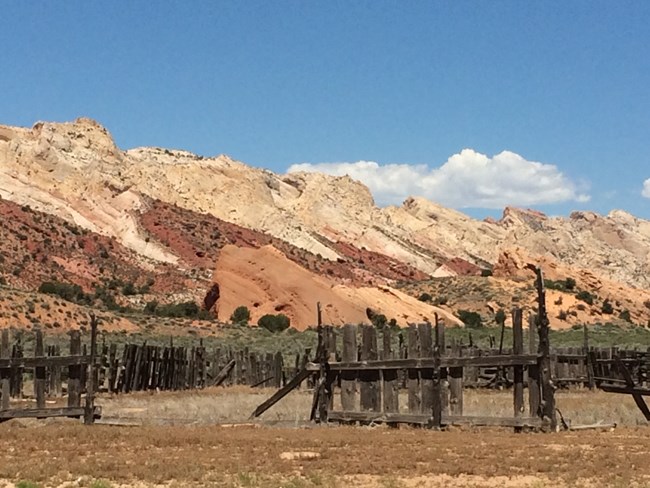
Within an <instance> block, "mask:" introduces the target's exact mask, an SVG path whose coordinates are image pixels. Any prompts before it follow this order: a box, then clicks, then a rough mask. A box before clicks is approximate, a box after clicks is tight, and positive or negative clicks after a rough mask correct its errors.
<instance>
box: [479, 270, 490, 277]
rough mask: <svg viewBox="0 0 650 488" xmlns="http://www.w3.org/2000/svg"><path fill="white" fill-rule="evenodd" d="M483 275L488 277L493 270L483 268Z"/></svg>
mask: <svg viewBox="0 0 650 488" xmlns="http://www.w3.org/2000/svg"><path fill="white" fill-rule="evenodd" d="M481 276H482V277H483V278H487V277H488V276H492V270H491V269H482V270H481Z"/></svg>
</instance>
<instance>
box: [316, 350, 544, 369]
mask: <svg viewBox="0 0 650 488" xmlns="http://www.w3.org/2000/svg"><path fill="white" fill-rule="evenodd" d="M537 360H538V356H537V355H536V354H522V355H507V356H505V355H504V356H456V357H451V356H443V357H441V358H440V367H445V368H464V367H470V366H474V367H484V368H490V367H498V366H530V365H536V364H537ZM435 367H436V364H435V360H434V358H415V359H411V358H409V359H389V360H378V361H355V362H340V363H330V369H331V370H332V371H367V370H387V369H415V370H417V369H434V368H435ZM305 368H306V369H307V370H309V371H314V372H315V371H319V364H317V363H307V364H306V365H305Z"/></svg>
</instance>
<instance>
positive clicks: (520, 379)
mask: <svg viewBox="0 0 650 488" xmlns="http://www.w3.org/2000/svg"><path fill="white" fill-rule="evenodd" d="M512 353H513V355H515V356H519V355H522V354H523V353H524V331H523V316H522V310H521V309H520V308H515V309H514V310H513V311H512ZM513 370H514V374H513V378H514V388H513V393H514V399H513V403H514V409H515V418H519V417H522V416H523V413H524V367H523V366H514V367H513ZM520 431H521V427H515V432H520Z"/></svg>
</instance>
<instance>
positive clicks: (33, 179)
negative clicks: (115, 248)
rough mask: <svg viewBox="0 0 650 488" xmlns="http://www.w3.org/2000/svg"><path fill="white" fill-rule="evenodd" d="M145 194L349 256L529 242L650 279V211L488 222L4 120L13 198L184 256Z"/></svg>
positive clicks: (448, 253) (606, 272) (71, 128)
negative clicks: (161, 229) (147, 232)
mask: <svg viewBox="0 0 650 488" xmlns="http://www.w3.org/2000/svg"><path fill="white" fill-rule="evenodd" d="M140 195H148V196H150V197H152V198H155V199H159V200H161V201H164V202H168V203H171V204H175V205H177V206H179V207H183V208H186V209H189V210H193V211H196V212H200V213H208V214H212V215H215V216H217V217H219V218H221V219H223V220H225V221H227V222H231V223H235V224H239V225H241V226H243V227H247V228H250V229H255V230H260V231H264V232H267V233H269V234H271V235H273V236H275V237H277V238H279V239H282V240H285V241H287V242H289V243H291V244H294V245H295V246H297V247H299V248H303V249H306V250H309V251H310V252H312V253H314V254H317V255H320V256H322V257H324V258H326V259H329V260H333V261H336V260H345V259H346V256H344V255H343V254H342V251H341V250H342V249H343V247H342V246H340V245H338V246H336V245H333V243H348V244H351V245H353V246H355V247H356V248H358V249H364V248H365V250H367V251H368V252H375V253H381V254H384V255H386V256H388V257H389V258H392V259H393V260H396V261H399V262H402V263H405V264H407V265H409V266H412V267H414V268H416V269H417V270H420V271H421V272H423V273H425V274H428V275H432V274H434V273H435V272H436V271H437V270H439V269H440V267H441V265H443V264H445V263H448V262H450V261H451V260H453V259H456V258H458V259H461V260H463V261H466V262H468V263H471V264H472V265H475V266H478V267H479V268H486V267H491V266H492V265H493V264H495V263H497V262H498V260H499V256H500V255H501V253H502V252H503V251H505V250H508V249H511V248H513V247H518V248H521V249H525V250H526V252H527V253H529V254H530V255H533V256H548V257H552V258H553V259H554V260H555V261H557V262H558V263H561V264H562V265H565V266H571V267H575V268H578V269H589V270H590V271H591V272H592V273H593V274H594V275H595V276H599V277H602V278H604V279H608V280H613V281H618V282H621V283H625V284H627V285H630V286H636V287H642V288H648V287H650V222H648V221H646V220H642V219H637V218H635V217H633V216H631V215H629V214H627V213H625V212H622V211H614V212H611V213H610V214H609V215H607V216H601V215H598V214H595V213H593V212H574V213H573V214H571V216H570V217H569V218H557V217H547V216H545V215H543V214H541V213H539V212H536V211H534V210H521V209H515V208H506V209H505V210H504V214H503V217H502V219H501V220H499V221H494V220H490V221H477V220H474V219H471V218H470V217H468V216H466V215H464V214H462V213H460V212H457V211H454V210H450V209H446V208H444V207H442V206H440V205H437V204H435V203H433V202H429V201H427V200H424V199H422V198H409V199H407V200H406V201H405V202H404V204H403V205H402V206H399V207H386V208H378V207H376V206H375V203H374V201H373V198H372V195H371V194H370V192H369V190H368V189H367V188H366V187H365V186H364V185H362V184H361V183H359V182H357V181H355V180H352V179H351V178H349V177H332V176H326V175H322V174H307V173H295V174H289V175H276V174H274V173H272V172H270V171H267V170H263V169H259V168H252V167H249V166H246V165H245V164H243V163H241V162H238V161H235V160H233V159H232V158H230V157H228V156H224V155H221V156H216V157H211V158H204V157H201V156H197V155H194V154H191V153H189V152H186V151H178V150H168V149H160V148H137V149H131V150H128V151H122V150H120V149H119V148H117V147H116V146H115V143H114V142H113V140H112V138H111V135H110V133H109V132H108V131H107V130H106V129H105V128H103V127H102V126H101V125H100V124H98V123H96V122H94V121H92V120H89V119H77V120H76V121H74V122H70V123H62V124H56V123H47V122H46V123H38V124H36V125H35V126H34V127H33V128H31V129H24V128H14V127H7V126H0V196H1V197H2V198H7V199H9V200H12V201H15V202H18V203H20V204H28V205H30V206H33V207H35V208H37V209H40V210H44V211H46V212H49V213H52V214H56V215H58V216H61V217H63V218H65V219H67V220H69V221H73V222H75V223H77V224H79V225H81V226H83V227H86V228H88V229H90V230H93V231H97V232H101V233H103V234H106V235H110V236H113V237H115V238H117V239H118V240H120V242H122V243H123V244H124V245H126V246H127V247H129V248H131V249H133V250H136V251H137V252H138V253H139V254H141V255H143V256H147V257H148V258H151V259H154V260H157V261H166V262H170V263H175V262H176V261H177V257H176V256H174V255H173V254H172V253H170V252H169V250H168V249H165V248H164V247H162V246H157V245H156V244H155V243H153V242H147V241H146V240H145V239H144V237H143V235H142V232H141V230H140V229H139V226H138V222H137V219H135V218H134V217H133V213H134V212H135V211H137V210H138V209H141V208H143V207H144V206H146V202H145V201H143V199H142V198H141V197H140ZM451 272H453V270H452V271H451Z"/></svg>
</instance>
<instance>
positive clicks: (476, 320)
mask: <svg viewBox="0 0 650 488" xmlns="http://www.w3.org/2000/svg"><path fill="white" fill-rule="evenodd" d="M458 318H459V319H460V320H461V321H462V322H463V323H464V324H465V326H466V327H468V328H470V329H479V328H481V327H483V318H482V317H481V314H479V313H478V312H471V311H469V310H459V311H458Z"/></svg>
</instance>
